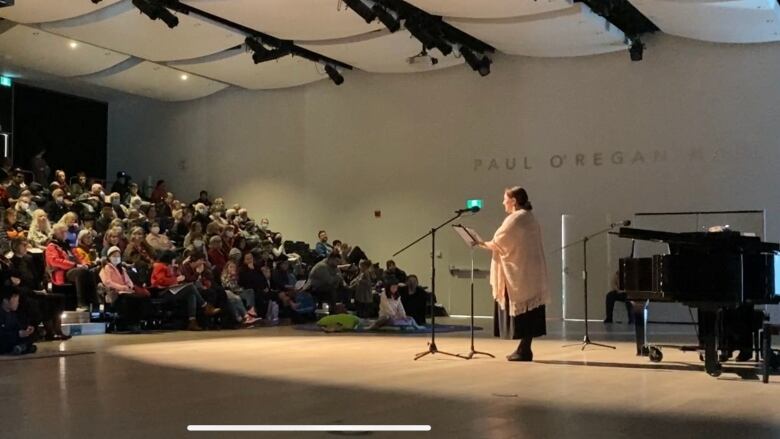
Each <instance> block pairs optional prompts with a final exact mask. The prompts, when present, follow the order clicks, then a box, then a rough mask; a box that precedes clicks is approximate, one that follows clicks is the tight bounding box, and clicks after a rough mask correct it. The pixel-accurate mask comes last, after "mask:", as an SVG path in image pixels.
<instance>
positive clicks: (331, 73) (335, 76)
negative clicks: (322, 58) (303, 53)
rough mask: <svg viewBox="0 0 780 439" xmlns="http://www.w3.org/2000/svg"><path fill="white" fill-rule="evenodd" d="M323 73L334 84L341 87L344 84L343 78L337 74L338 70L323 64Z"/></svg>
mask: <svg viewBox="0 0 780 439" xmlns="http://www.w3.org/2000/svg"><path fill="white" fill-rule="evenodd" d="M325 73H327V74H328V77H330V80H331V81H333V83H334V84H336V85H341V84H343V83H344V76H342V75H341V73H339V70H338V69H337V68H336V67H333V66H332V65H330V64H325Z"/></svg>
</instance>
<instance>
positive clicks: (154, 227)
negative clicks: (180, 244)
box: [146, 222, 174, 251]
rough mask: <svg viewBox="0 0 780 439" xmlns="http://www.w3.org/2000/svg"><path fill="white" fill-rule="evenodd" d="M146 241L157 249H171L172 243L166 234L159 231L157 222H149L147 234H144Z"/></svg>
mask: <svg viewBox="0 0 780 439" xmlns="http://www.w3.org/2000/svg"><path fill="white" fill-rule="evenodd" d="M146 243H147V244H149V246H151V247H152V248H153V249H155V250H157V251H166V250H173V249H174V247H173V244H172V243H171V240H170V239H168V237H167V236H165V235H163V234H161V233H160V224H159V223H157V222H153V223H151V227H149V234H148V235H146Z"/></svg>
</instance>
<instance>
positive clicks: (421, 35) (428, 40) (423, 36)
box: [406, 20, 436, 50]
mask: <svg viewBox="0 0 780 439" xmlns="http://www.w3.org/2000/svg"><path fill="white" fill-rule="evenodd" d="M406 30H408V31H409V33H411V34H412V36H413V37H415V38H417V40H418V41H419V42H421V43H422V45H423V47H425V48H426V49H428V50H430V49H433V48H434V47H436V44H435V41H434V38H433V35H431V34H430V33H429V32H428V31H426V30H425V29H423V28H422V27H421V26H419V25H418V24H417V23H415V22H413V21H409V20H406Z"/></svg>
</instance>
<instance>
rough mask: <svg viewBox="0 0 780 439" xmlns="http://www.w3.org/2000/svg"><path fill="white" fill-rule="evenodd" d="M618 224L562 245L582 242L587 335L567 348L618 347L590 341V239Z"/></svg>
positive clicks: (562, 248)
mask: <svg viewBox="0 0 780 439" xmlns="http://www.w3.org/2000/svg"><path fill="white" fill-rule="evenodd" d="M616 225H617V224H610V226H609V227H607V228H606V229H604V230H599V231H598V232H596V233H592V234H590V235H587V236H585V237H583V238H582V239H580V240H578V241H574V242H570V243H568V244H566V245H564V246H563V247H561V251H563V250H565V249H567V248H569V247H572V246H574V245H577V244H580V243H581V244H582V289H583V295H584V296H585V335H584V336H583V337H582V342H580V343H573V344H567V345H564V346H563V347H565V348H566V347H570V346H578V345H582V349H581V350H583V351H584V350H585V348H586V347H588V345H593V346H600V347H602V348H607V349H616V348H615V346H610V345H607V344H601V343H594V342H592V341H590V333H589V332H588V241H590V240H591V238H594V237H596V236H599V235H602V234H604V233H607V232H609V231H610V230H612V229H614V228H615V226H616Z"/></svg>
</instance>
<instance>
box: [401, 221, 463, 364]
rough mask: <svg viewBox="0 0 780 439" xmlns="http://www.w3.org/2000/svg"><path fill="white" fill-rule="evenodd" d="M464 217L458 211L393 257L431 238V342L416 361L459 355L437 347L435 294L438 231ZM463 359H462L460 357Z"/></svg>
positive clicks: (417, 355) (418, 355)
mask: <svg viewBox="0 0 780 439" xmlns="http://www.w3.org/2000/svg"><path fill="white" fill-rule="evenodd" d="M461 215H463V212H460V211H458V212H457V213H456V214H455V216H454V217H452V218H450V219H448V220H447V221H445V222H444V223H442V224H441V225H439V226H437V227H434V228H432V229H431V231H430V232H428V233H426V234H424V235H423V236H421V237H419V238H417V239H415V240H414V241H412V242H411V243H409V245H407V246H406V247H404V248H402V249H401V250H398V251H397V252H395V253H393V257H396V256H398V255H400V254H401V253H403V252H404V251H406V249H408V248H410V247H412V246H413V245H415V244H417V243H418V242H420V241H422V240H423V239H425V238H427V237H429V236H430V237H431V341H430V342H428V350H427V351H424V352H420V353H419V354H416V355H415V356H414V359H415V360H419V359H420V358H422V357H424V356H426V355H428V354H443V355H449V356H451V357H458V355H457V354H452V353H449V352H444V351H440V350H439V349H438V348H437V347H436V300H434V297H435V294H436V231H437V230H439V229H441V228H442V227H444V226H446V225H447V224H449V223H451V222H453V221H455V220H456V219H458V218H460V216H461ZM458 358H461V357H458Z"/></svg>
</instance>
